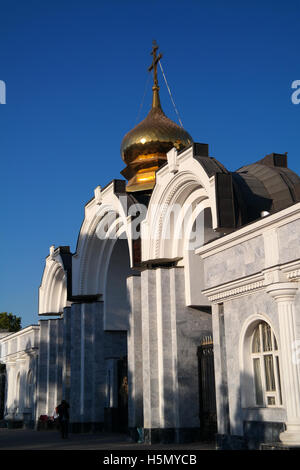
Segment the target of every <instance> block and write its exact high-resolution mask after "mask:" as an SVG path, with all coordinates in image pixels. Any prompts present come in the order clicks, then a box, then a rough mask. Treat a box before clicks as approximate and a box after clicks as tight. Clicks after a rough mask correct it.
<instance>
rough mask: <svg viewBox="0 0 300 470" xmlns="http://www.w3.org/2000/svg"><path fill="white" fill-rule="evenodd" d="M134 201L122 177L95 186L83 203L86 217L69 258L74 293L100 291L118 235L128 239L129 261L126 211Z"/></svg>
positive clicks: (99, 294)
mask: <svg viewBox="0 0 300 470" xmlns="http://www.w3.org/2000/svg"><path fill="white" fill-rule="evenodd" d="M116 183H117V184H116ZM121 183H124V185H121ZM118 184H119V186H118ZM123 187H124V188H123ZM133 202H134V201H133V200H132V197H131V196H130V195H128V194H127V193H126V192H125V182H123V181H119V180H114V181H113V182H112V183H110V184H109V185H108V186H107V187H106V188H104V189H103V190H101V188H100V187H98V188H96V189H95V197H94V198H93V199H92V200H91V201H90V202H89V203H88V204H87V205H86V207H85V218H84V221H83V223H82V226H81V230H80V233H79V236H78V242H77V249H76V253H75V254H74V255H73V258H72V292H73V296H74V297H76V296H83V295H93V296H97V295H98V296H99V297H100V296H102V295H103V293H104V290H105V285H106V274H107V269H108V265H109V259H110V256H111V253H112V251H113V247H114V245H115V243H116V241H117V240H118V239H126V240H127V242H128V249H129V255H130V263H131V265H132V243H131V231H130V217H128V215H127V214H128V208H129V207H130V206H131V204H132V203H133Z"/></svg>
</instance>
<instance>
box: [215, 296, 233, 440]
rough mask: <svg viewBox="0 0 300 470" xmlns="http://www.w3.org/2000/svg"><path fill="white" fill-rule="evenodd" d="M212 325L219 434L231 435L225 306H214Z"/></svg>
mask: <svg viewBox="0 0 300 470" xmlns="http://www.w3.org/2000/svg"><path fill="white" fill-rule="evenodd" d="M212 325H213V336H214V369H215V385H216V405H217V420H218V434H220V435H227V434H230V424H229V404H228V383H227V361H226V343H225V324H224V312H223V305H218V304H214V305H213V306H212Z"/></svg>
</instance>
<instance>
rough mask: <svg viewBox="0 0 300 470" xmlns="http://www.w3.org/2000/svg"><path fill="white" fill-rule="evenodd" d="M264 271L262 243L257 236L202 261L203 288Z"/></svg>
mask: <svg viewBox="0 0 300 470" xmlns="http://www.w3.org/2000/svg"><path fill="white" fill-rule="evenodd" d="M262 269H264V242H263V237H262V236H258V237H255V238H253V239H251V240H248V241H245V242H243V243H239V244H237V245H235V246H233V247H231V248H228V249H225V250H223V251H221V252H219V253H216V254H215V255H212V256H210V257H208V258H206V259H204V279H205V288H206V289H208V288H210V287H214V286H217V285H219V284H224V283H226V282H229V281H233V280H236V279H239V278H241V277H245V276H249V275H251V274H254V273H257V272H259V271H261V270H262Z"/></svg>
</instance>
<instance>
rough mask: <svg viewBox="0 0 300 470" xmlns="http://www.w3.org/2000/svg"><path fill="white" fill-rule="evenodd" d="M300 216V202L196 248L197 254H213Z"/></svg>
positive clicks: (207, 255) (204, 256) (204, 255)
mask: <svg viewBox="0 0 300 470" xmlns="http://www.w3.org/2000/svg"><path fill="white" fill-rule="evenodd" d="M299 217H300V203H297V204H293V205H292V206H290V207H288V208H286V209H284V210H282V211H280V212H277V213H275V214H271V215H269V216H267V217H264V218H262V219H259V220H257V221H255V222H252V223H251V224H249V225H246V226H244V227H241V228H240V229H238V230H236V231H234V232H232V233H230V234H228V235H224V236H223V237H220V238H218V239H217V240H213V241H212V242H210V243H208V244H207V245H204V246H201V247H199V248H196V250H195V253H196V255H200V256H201V257H202V258H207V257H209V256H213V255H215V254H217V253H219V252H221V251H224V250H226V249H228V248H231V247H233V246H235V245H236V244H237V243H238V244H241V243H243V242H245V241H248V240H250V239H252V238H255V237H258V236H261V235H263V233H264V231H265V230H266V229H268V228H270V227H272V228H277V227H280V226H282V225H285V224H287V223H290V222H293V221H294V220H297V219H299Z"/></svg>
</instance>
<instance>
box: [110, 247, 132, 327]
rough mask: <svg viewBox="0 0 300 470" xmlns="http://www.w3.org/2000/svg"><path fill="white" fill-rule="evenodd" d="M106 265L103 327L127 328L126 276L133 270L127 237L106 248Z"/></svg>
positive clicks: (128, 309)
mask: <svg viewBox="0 0 300 470" xmlns="http://www.w3.org/2000/svg"><path fill="white" fill-rule="evenodd" d="M107 251H109V252H107V267H106V272H105V283H104V295H103V300H104V329H105V330H109V331H125V330H128V317H129V314H130V303H129V298H128V293H127V277H129V276H132V274H134V271H133V270H132V269H131V268H130V256H129V249H128V241H127V239H118V240H116V241H115V242H111V245H110V249H109V250H107Z"/></svg>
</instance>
